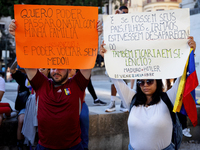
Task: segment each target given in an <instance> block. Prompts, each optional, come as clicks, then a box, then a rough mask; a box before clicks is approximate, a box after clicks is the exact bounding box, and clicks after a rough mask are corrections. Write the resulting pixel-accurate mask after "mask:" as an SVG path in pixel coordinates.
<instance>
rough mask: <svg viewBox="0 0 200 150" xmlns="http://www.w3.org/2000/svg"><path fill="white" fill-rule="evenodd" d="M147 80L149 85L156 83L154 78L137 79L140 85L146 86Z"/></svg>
mask: <svg viewBox="0 0 200 150" xmlns="http://www.w3.org/2000/svg"><path fill="white" fill-rule="evenodd" d="M145 82H146V84H147V85H148V86H150V85H152V84H153V83H154V79H147V80H138V81H137V84H138V85H139V86H144V84H145Z"/></svg>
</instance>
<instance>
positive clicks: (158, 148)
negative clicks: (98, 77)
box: [100, 37, 196, 150]
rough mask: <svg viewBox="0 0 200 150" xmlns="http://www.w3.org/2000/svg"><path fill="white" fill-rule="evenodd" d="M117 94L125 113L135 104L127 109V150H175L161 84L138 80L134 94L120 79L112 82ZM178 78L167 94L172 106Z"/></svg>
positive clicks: (190, 42)
mask: <svg viewBox="0 0 200 150" xmlns="http://www.w3.org/2000/svg"><path fill="white" fill-rule="evenodd" d="M104 45H105V44H104V43H103V44H102V45H101V49H100V54H101V55H102V57H104V53H105V52H106V49H105V48H104V47H103V46H104ZM188 45H189V46H190V47H192V48H193V49H194V50H195V48H196V43H195V42H194V40H193V37H189V42H188ZM112 82H113V83H114V85H115V87H116V89H117V92H118V94H119V95H120V97H121V99H122V101H123V102H124V104H125V105H126V107H127V108H128V109H130V104H131V101H132V99H133V98H134V99H135V103H134V104H133V106H132V107H131V109H130V113H129V118H128V129H129V138H130V144H129V150H133V149H134V150H138V149H142V150H150V149H151V150H174V149H175V148H174V145H173V143H171V140H172V130H173V124H172V119H171V115H170V112H169V109H168V107H167V105H166V104H165V102H164V101H163V100H162V98H163V97H162V98H161V96H162V94H163V84H162V80H156V79H139V80H137V88H136V91H134V90H132V89H130V87H129V86H127V84H126V83H125V82H124V81H123V80H122V79H112ZM179 82H180V77H179V78H177V80H176V82H175V83H174V85H173V86H172V88H171V89H169V90H168V91H167V92H166V94H167V96H168V97H169V100H170V101H171V102H172V104H174V102H175V99H176V93H177V89H178V85H179Z"/></svg>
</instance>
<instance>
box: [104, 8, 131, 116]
mask: <svg viewBox="0 0 200 150" xmlns="http://www.w3.org/2000/svg"><path fill="white" fill-rule="evenodd" d="M123 13H128V8H127V7H126V6H121V7H120V8H119V9H118V10H116V12H115V14H123ZM124 81H125V82H126V83H127V81H126V80H124ZM116 95H117V90H116V88H115V85H114V84H113V83H112V84H111V97H110V100H111V102H110V104H109V106H108V108H107V109H106V110H105V112H113V111H115V110H116V108H115V101H116ZM120 111H122V112H128V109H126V107H125V106H124V103H123V102H122V101H121V104H120Z"/></svg>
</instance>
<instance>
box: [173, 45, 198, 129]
mask: <svg viewBox="0 0 200 150" xmlns="http://www.w3.org/2000/svg"><path fill="white" fill-rule="evenodd" d="M198 84H199V83H198V79H197V74H196V69H195V62H194V52H193V50H192V49H191V51H190V55H189V58H188V61H187V63H186V67H185V70H184V73H183V76H182V78H181V81H180V85H179V88H178V92H177V98H176V101H175V105H174V106H175V107H174V109H173V111H174V112H179V111H180V113H182V114H184V115H187V116H188V117H189V119H190V120H191V122H192V124H193V126H196V125H197V109H196V104H195V100H196V96H195V88H196V87H197V86H198Z"/></svg>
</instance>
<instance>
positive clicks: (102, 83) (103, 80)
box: [2, 73, 200, 150]
mask: <svg viewBox="0 0 200 150" xmlns="http://www.w3.org/2000/svg"><path fill="white" fill-rule="evenodd" d="M91 80H92V84H93V86H94V89H95V91H96V94H97V97H98V98H99V99H100V100H102V101H104V102H107V105H106V106H94V105H93V98H92V96H91V95H90V93H89V92H88V90H87V89H86V97H85V101H86V103H87V105H88V106H89V110H90V111H92V112H97V113H102V114H106V113H107V112H105V109H106V108H107V107H108V105H109V103H110V95H111V91H110V89H111V82H110V80H109V77H108V76H106V75H105V74H100V75H99V74H98V75H96V74H95V73H93V74H92V76H91ZM129 84H130V83H129ZM5 88H6V92H5V94H4V96H3V99H2V102H8V103H10V105H11V107H12V108H13V109H14V104H15V99H16V96H17V88H18V84H17V83H16V82H7V83H6V87H5ZM196 98H197V99H200V86H198V87H197V88H196ZM120 103H121V100H120V97H119V95H117V100H116V111H115V112H112V113H122V112H121V111H120V110H119V107H120ZM199 141H200V139H199ZM199 141H192V140H188V141H184V142H182V144H181V147H180V149H179V150H200V142H199Z"/></svg>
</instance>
